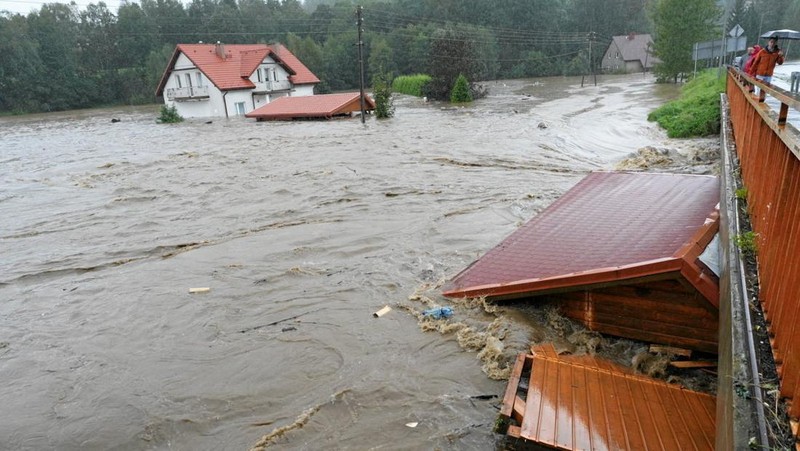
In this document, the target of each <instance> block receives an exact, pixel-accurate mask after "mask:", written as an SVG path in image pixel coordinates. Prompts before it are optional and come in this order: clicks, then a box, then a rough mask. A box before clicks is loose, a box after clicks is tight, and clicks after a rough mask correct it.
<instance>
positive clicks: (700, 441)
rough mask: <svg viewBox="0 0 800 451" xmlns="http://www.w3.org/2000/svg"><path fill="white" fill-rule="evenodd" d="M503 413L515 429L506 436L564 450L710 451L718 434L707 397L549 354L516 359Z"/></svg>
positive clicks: (588, 360)
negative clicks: (524, 382)
mask: <svg viewBox="0 0 800 451" xmlns="http://www.w3.org/2000/svg"><path fill="white" fill-rule="evenodd" d="M525 369H527V370H528V371H525ZM523 374H525V375H523ZM527 374H529V375H527ZM525 378H527V379H528V383H527V384H523V385H522V387H524V386H525V385H527V390H524V389H522V388H521V387H520V385H521V384H520V383H519V382H520V379H525ZM520 391H522V394H521V395H520V394H519V393H520ZM501 415H502V416H505V417H512V416H513V417H514V418H515V419H516V420H517V421H518V422H519V423H520V425H519V426H512V427H509V431H508V433H509V435H512V436H515V437H521V438H523V439H525V440H529V441H532V442H534V443H538V444H542V445H546V446H549V447H554V448H556V449H565V450H586V449H592V450H622V449H627V450H638V449H652V450H675V449H695V450H703V449H707V450H712V449H714V440H715V433H716V419H715V417H716V400H715V398H714V397H713V396H711V395H707V394H704V393H698V392H693V391H690V390H686V389H683V388H682V387H680V386H678V385H674V384H668V383H666V382H662V381H658V380H655V379H651V378H648V377H645V376H640V375H636V374H632V373H631V371H630V370H628V369H626V368H622V367H619V366H618V365H616V364H613V363H611V362H605V361H602V360H600V359H595V358H594V357H587V356H581V357H575V356H563V355H562V356H558V355H554V353H553V352H543V353H539V352H535V354H534V355H533V356H525V357H524V358H518V359H517V362H516V365H515V367H514V371H513V372H512V377H511V379H510V380H509V386H508V388H507V390H506V395H505V397H504V399H503V407H502V408H501Z"/></svg>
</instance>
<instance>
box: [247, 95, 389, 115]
mask: <svg viewBox="0 0 800 451" xmlns="http://www.w3.org/2000/svg"><path fill="white" fill-rule="evenodd" d="M373 110H375V101H373V100H372V99H371V98H370V97H369V96H368V95H366V94H365V95H364V111H365V112H368V111H373ZM356 111H359V112H360V111H361V94H360V93H358V92H344V93H339V94H323V95H316V96H307V97H282V98H280V99H277V100H275V101H274V102H270V103H269V104H267V105H264V106H262V107H261V108H258V109H256V110H255V111H252V112H250V113H247V114H245V116H246V117H249V118H254V119H256V120H257V121H259V122H260V121H291V120H298V119H332V118H335V117H348V116H352V115H353V113H355V112H356Z"/></svg>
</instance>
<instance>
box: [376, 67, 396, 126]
mask: <svg viewBox="0 0 800 451" xmlns="http://www.w3.org/2000/svg"><path fill="white" fill-rule="evenodd" d="M372 92H373V93H374V95H375V115H376V116H377V117H378V119H386V118H390V117H392V116H394V103H393V101H392V78H391V76H390V75H389V74H386V73H384V72H379V73H378V74H377V75H375V77H374V78H373V79H372Z"/></svg>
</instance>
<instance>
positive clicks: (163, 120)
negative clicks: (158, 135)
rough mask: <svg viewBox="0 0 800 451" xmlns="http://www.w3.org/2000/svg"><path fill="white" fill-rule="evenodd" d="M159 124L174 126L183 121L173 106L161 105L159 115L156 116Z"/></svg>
mask: <svg viewBox="0 0 800 451" xmlns="http://www.w3.org/2000/svg"><path fill="white" fill-rule="evenodd" d="M157 121H158V123H160V124H174V123H176V122H181V121H183V117H182V116H181V115H180V114H178V109H177V108H175V105H173V106H166V105H161V114H160V115H159V116H158V120H157Z"/></svg>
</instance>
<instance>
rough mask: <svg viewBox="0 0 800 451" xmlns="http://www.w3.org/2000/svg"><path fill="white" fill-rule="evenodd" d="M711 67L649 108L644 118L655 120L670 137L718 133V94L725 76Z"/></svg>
mask: <svg viewBox="0 0 800 451" xmlns="http://www.w3.org/2000/svg"><path fill="white" fill-rule="evenodd" d="M717 73H718V72H717V70H716V69H711V70H707V71H705V72H702V73H700V74H698V75H697V77H695V78H694V79H693V80H692V81H690V82H689V83H687V84H686V86H684V87H683V89H682V90H681V96H680V97H679V98H678V99H677V100H673V101H672V102H669V103H667V104H664V105H662V106H661V107H660V108H658V109H656V110H654V111H652V112H651V113H650V114H649V115H648V116H647V120H649V121H656V122H658V125H660V126H662V127H663V128H664V129H665V130H667V136H669V137H670V138H689V137H693V136H708V135H716V134H719V127H720V98H719V94H720V93H721V92H723V91H725V77H724V76H723V77H718V76H717Z"/></svg>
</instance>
